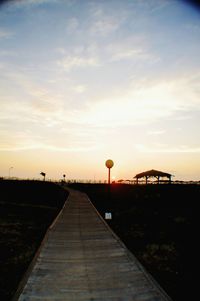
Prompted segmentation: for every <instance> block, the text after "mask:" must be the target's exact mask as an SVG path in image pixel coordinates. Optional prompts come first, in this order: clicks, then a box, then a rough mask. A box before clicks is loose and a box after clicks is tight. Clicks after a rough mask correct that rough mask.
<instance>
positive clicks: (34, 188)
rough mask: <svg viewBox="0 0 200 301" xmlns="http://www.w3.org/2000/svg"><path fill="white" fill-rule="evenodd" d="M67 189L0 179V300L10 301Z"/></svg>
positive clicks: (34, 182) (40, 183) (58, 209)
mask: <svg viewBox="0 0 200 301" xmlns="http://www.w3.org/2000/svg"><path fill="white" fill-rule="evenodd" d="M66 198H67V192H66V191H65V190H63V189H61V188H60V187H59V186H57V185H55V184H53V183H48V182H41V181H11V180H9V181H6V180H1V181H0V300H2V301H8V300H11V298H12V296H13V294H14V292H15V291H16V289H17V287H18V285H19V282H20V280H21V278H22V276H23V274H24V272H25V271H26V269H27V267H28V265H29V263H30V262H31V260H32V258H33V256H34V254H35V252H36V250H37V249H38V247H39V245H40V243H41V241H42V239H43V237H44V234H45V233H46V231H47V228H48V227H49V226H50V224H51V223H52V221H53V220H54V218H55V217H56V216H57V214H58V213H59V211H60V209H61V208H62V206H63V204H64V202H65V200H66Z"/></svg>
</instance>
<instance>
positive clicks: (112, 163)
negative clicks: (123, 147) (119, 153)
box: [105, 159, 114, 184]
mask: <svg viewBox="0 0 200 301" xmlns="http://www.w3.org/2000/svg"><path fill="white" fill-rule="evenodd" d="M105 164H106V167H107V168H108V184H110V169H111V168H112V167H113V165H114V162H113V161H112V160H111V159H108V160H107V161H106V163H105Z"/></svg>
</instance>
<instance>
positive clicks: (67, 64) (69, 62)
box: [58, 55, 99, 71]
mask: <svg viewBox="0 0 200 301" xmlns="http://www.w3.org/2000/svg"><path fill="white" fill-rule="evenodd" d="M58 65H59V66H61V67H63V68H64V70H65V71H70V70H72V69H76V68H85V67H98V66H99V60H98V58H97V57H89V56H77V55H67V56H65V57H64V58H62V59H61V60H59V61H58Z"/></svg>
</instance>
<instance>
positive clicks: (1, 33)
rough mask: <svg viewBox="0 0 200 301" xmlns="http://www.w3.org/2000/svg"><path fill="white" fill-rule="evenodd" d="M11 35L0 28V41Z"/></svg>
mask: <svg viewBox="0 0 200 301" xmlns="http://www.w3.org/2000/svg"><path fill="white" fill-rule="evenodd" d="M12 35H13V33H12V32H11V31H9V30H7V29H4V28H0V39H7V38H10V37H11V36H12Z"/></svg>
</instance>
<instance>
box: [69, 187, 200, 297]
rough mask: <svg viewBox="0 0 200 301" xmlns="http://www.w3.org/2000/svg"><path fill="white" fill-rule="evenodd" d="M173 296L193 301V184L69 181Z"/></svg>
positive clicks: (199, 193) (198, 193)
mask: <svg viewBox="0 0 200 301" xmlns="http://www.w3.org/2000/svg"><path fill="white" fill-rule="evenodd" d="M72 187H74V188H76V189H79V190H81V191H84V192H86V193H87V194H88V195H89V197H90V199H91V200H92V202H93V204H94V205H95V207H96V208H97V209H98V211H99V212H100V213H101V214H102V216H104V215H105V212H112V216H113V219H112V220H111V221H109V220H108V223H109V225H110V226H111V228H112V229H113V230H114V232H115V233H116V234H117V235H118V236H119V237H120V238H121V239H122V241H123V242H124V243H125V245H126V246H127V247H128V248H129V249H130V250H131V251H132V252H133V254H134V255H135V256H136V257H137V258H138V259H139V261H140V262H141V263H142V264H143V265H144V267H145V268H146V269H147V270H148V271H149V272H150V273H151V274H152V275H153V277H154V278H155V279H156V280H157V282H158V283H159V284H160V285H161V286H162V287H163V288H164V290H165V291H166V292H167V293H168V294H169V295H170V296H171V298H172V299H173V300H174V301H183V300H187V301H188V300H195V299H196V298H195V297H194V298H192V296H195V285H194V283H195V278H196V273H195V270H196V262H197V256H195V254H196V252H195V250H196V245H197V243H198V230H197V229H198V227H197V223H196V222H197V220H198V201H199V199H200V186H198V185H174V184H172V185H121V184H112V185H111V189H110V191H109V190H108V186H107V185H103V184H74V185H72Z"/></svg>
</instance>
